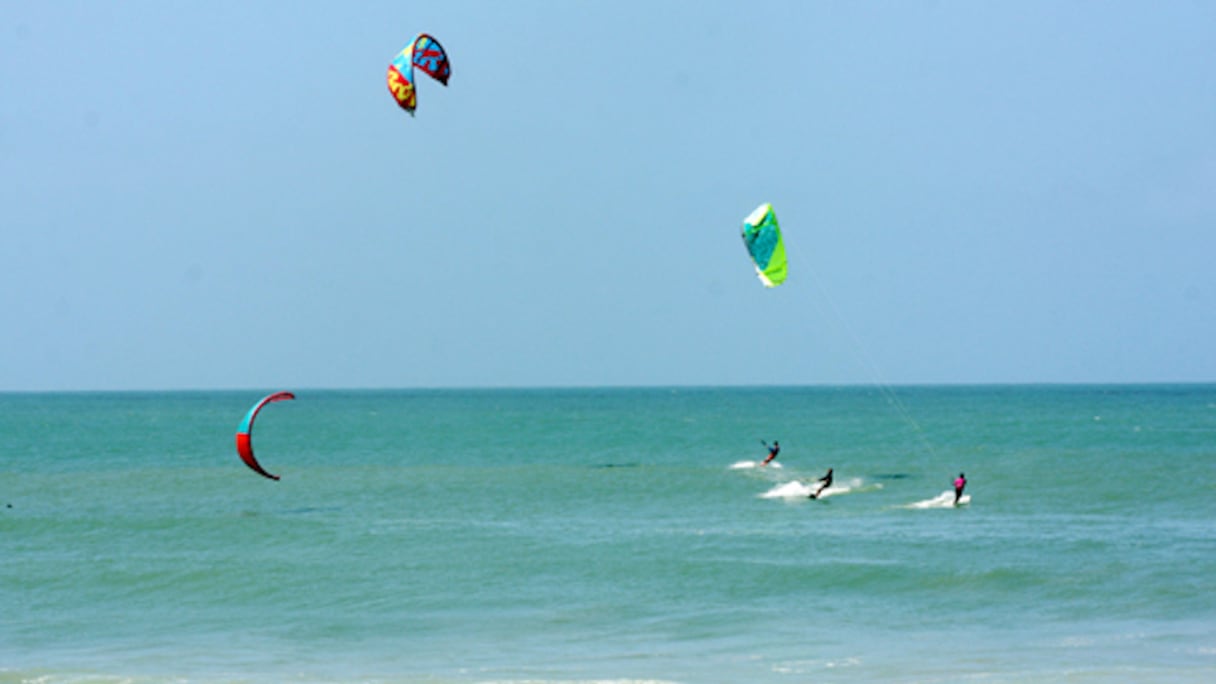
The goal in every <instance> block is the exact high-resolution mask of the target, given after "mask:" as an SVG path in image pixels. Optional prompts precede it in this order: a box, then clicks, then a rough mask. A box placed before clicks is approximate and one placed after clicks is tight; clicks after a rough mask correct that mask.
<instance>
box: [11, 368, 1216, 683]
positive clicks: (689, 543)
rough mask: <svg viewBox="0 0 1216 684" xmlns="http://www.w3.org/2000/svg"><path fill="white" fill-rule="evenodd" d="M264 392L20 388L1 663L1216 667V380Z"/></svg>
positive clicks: (409, 678)
mask: <svg viewBox="0 0 1216 684" xmlns="http://www.w3.org/2000/svg"><path fill="white" fill-rule="evenodd" d="M272 389H291V388H268V391H269V390H272ZM261 394H262V393H257V392H226V393H137V394H29V395H24V394H10V395H0V682H5V683H7V682H26V681H30V682H46V683H55V682H72V683H78V682H181V681H189V682H221V681H222V682H279V681H285V682H351V681H364V682H425V683H442V682H458V683H464V682H585V681H614V682H635V681H644V682H653V681H661V682H760V683H767V682H819V681H850V682H855V681H861V682H888V681H917V682H938V681H941V682H947V681H960V680H983V681H1002V682H1003V681H1045V680H1046V681H1084V682H1089V681H1152V682H1163V681H1168V682H1208V681H1214V680H1216V386H1213V385H1182V386H1132V387H1122V386H1109V387H1088V386H1086V387H1072V386H1048V387H950V388H929V387H925V388H898V389H895V390H891V391H890V392H889V393H888V392H883V391H878V390H875V389H862V388H776V389H774V388H764V389H761V388H756V389H605V390H520V391H509V390H492V391H491V390H487V391H457V390H451V391H409V392H370V391H367V392H338V391H315V392H309V391H299V392H297V396H298V399H297V400H296V401H294V402H284V403H280V404H274V405H272V406H270V407H268V408H267V409H266V410H265V411H264V412H263V413H262V415H261V416H260V417H259V419H258V422H257V426H256V430H255V433H254V435H255V437H254V443H255V445H256V449H257V454H258V457H259V459H260V460H261V462H262V464H263V466H265V467H266V469H267V470H269V471H270V472H272V473H276V474H279V475H281V476H282V480H281V481H280V482H271V481H269V480H266V479H263V478H261V477H259V476H257V475H256V474H254V473H253V472H252V471H250V470H249V469H247V468H246V467H245V466H244V465H243V464H242V463H241V462H240V460H239V459H238V458H237V456H236V454H235V449H234V447H233V433H234V432H235V429H236V426H237V423H238V422H239V421H240V419H241V417H242V416H243V415H244V412H245V411H246V410H247V409H248V408H249V406H251V405H252V404H253V403H254V402H255V401H256V400H257V399H258V398H260V396H261ZM773 439H779V440H780V441H781V444H782V447H783V449H782V452H781V457H780V459H779V462H780V463H782V464H783V467H782V468H779V469H778V468H767V469H756V468H745V467H734V466H737V465H738V464H740V463H741V462H743V461H749V460H756V459H760V458H763V456H764V455H765V450H764V447H763V446H762V445H761V444H760V440H767V441H770V442H771V441H772V440H773ZM828 467H833V468H835V476H836V481H835V482H836V483H835V486H834V488H833V489H832V490H830V492H829V494H830V495H829V496H826V497H824V498H823V499H822V500H817V501H816V500H809V499H807V498H805V496H804V493H805V491H806V490H805V486H804V485H803V484H801V481H802V480H810V479H814V478H817V477H819V476H820V475H822V473H823V471H825V470H826V469H827V468H828ZM960 470H964V471H966V473H967V477H968V479H969V480H970V484H969V486H968V493H969V494H970V495H971V496H972V500H971V502H970V504H969V505H967V506H963V507H959V508H955V507H954V506H952V505H945V506H938V505H936V504H935V503H934V499H935V498H936V497H938V496H939V495H940V494H942V493H943V492H946V491H948V490H949V489H950V482H951V480H952V479H953V478H954V477H955V476H956V475H957V474H958V472H959V471H960Z"/></svg>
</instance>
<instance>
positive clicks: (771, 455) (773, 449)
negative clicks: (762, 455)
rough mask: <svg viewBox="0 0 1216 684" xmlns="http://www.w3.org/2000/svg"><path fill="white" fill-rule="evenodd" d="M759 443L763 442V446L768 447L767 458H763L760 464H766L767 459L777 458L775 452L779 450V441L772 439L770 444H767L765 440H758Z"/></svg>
mask: <svg viewBox="0 0 1216 684" xmlns="http://www.w3.org/2000/svg"><path fill="white" fill-rule="evenodd" d="M760 443H761V444H763V445H764V446H766V447H768V458H766V459H764V461H763V462H762V463H761V464H760V465H762V466H766V465H768V462H769V461H771V460H773V459H774V458H777V452H779V451H781V442H778V441H777V440H775V439H774V440H773V445H772V446H768V443H767V442H765V441H764V440H760Z"/></svg>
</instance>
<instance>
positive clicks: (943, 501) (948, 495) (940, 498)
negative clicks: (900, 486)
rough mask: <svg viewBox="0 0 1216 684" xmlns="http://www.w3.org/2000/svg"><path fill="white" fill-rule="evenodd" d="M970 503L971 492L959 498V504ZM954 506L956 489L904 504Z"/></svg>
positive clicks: (912, 505) (909, 506)
mask: <svg viewBox="0 0 1216 684" xmlns="http://www.w3.org/2000/svg"><path fill="white" fill-rule="evenodd" d="M969 503H971V495H970V494H964V495H963V496H962V497H961V498H960V499H959V500H958V505H959V506H965V505H967V504H969ZM954 506H955V504H954V491H953V490H947V491H944V492H942V493H941V494H938V495H937V496H935V497H933V498H932V499H925V500H924V501H917V502H916V503H910V504H908V505H906V506H904V508H954Z"/></svg>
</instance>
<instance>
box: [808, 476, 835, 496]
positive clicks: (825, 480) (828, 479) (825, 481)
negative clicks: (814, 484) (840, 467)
mask: <svg viewBox="0 0 1216 684" xmlns="http://www.w3.org/2000/svg"><path fill="white" fill-rule="evenodd" d="M819 483H820V484H819V489H816V490H815V491H813V492H811V495H810V496H809V497H807V498H809V499H818V498H819V495H820V494H822V493H823V490H825V489H827V488H828V487H831V486H832V469H831V468H828V473H827V475H824V476H823V477H821V478H819Z"/></svg>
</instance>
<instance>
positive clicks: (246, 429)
mask: <svg viewBox="0 0 1216 684" xmlns="http://www.w3.org/2000/svg"><path fill="white" fill-rule="evenodd" d="M295 398H296V395H294V394H292V393H291V392H275V393H274V394H271V395H269V396H267V397H263V398H262V400H261V401H259V402H258V403H256V404H254V405H253V408H251V409H249V413H246V414H245V418H244V420H242V421H241V425H240V427H238V428H237V429H236V452H237V453H238V454H240V456H241V460H242V461H244V462H245V465H247V466H249V467H250V468H252V469H253V471H254V472H255V473H257V474H259V475H261V476H262V477H267V478H270V479H271V480H277V479H279V476H278V475H271V474H270V473H268V472H266V471H265V470H263V469H262V466H261V464H259V463H258V460H257V459H256V458H254V457H253V420H254V418H257V417H258V412H259V411H261V410H262V407H263V406H265V405H267V404H270V403H273V402H276V401H284V400H287V399H295Z"/></svg>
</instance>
